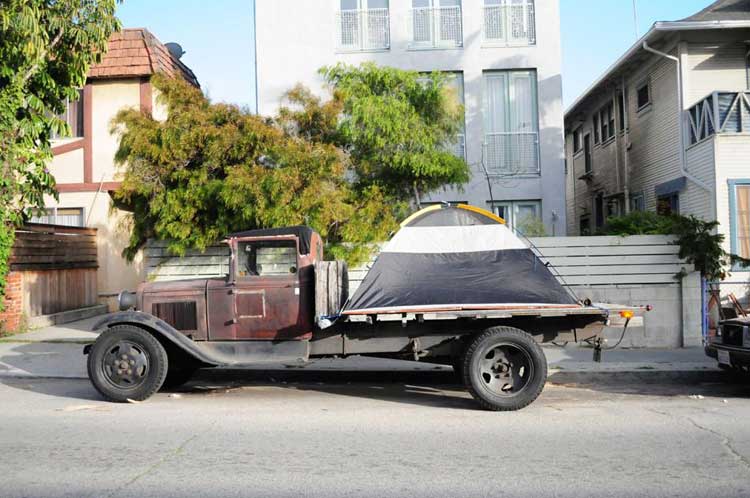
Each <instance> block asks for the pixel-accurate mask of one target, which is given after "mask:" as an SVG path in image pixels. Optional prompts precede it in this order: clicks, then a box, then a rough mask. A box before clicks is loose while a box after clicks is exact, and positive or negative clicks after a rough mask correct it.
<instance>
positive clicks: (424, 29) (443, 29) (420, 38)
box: [409, 6, 464, 48]
mask: <svg viewBox="0 0 750 498" xmlns="http://www.w3.org/2000/svg"><path fill="white" fill-rule="evenodd" d="M409 28H410V42H409V46H410V48H455V47H461V46H463V43H464V35H463V25H462V21H461V7H460V6H455V7H420V8H414V9H411V13H410V15H409Z"/></svg>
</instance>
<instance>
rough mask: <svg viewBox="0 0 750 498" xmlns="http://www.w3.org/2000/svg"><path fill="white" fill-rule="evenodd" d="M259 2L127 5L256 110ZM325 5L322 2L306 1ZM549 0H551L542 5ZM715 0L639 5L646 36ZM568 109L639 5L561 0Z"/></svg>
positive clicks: (626, 42) (126, 17) (618, 44)
mask: <svg viewBox="0 0 750 498" xmlns="http://www.w3.org/2000/svg"><path fill="white" fill-rule="evenodd" d="M253 1H254V0H211V1H208V0H179V1H178V0H124V2H123V3H122V4H121V5H120V6H119V7H118V16H119V17H120V19H121V20H122V23H123V26H125V27H131V28H135V27H146V28H148V29H149V30H150V31H151V32H152V33H153V34H154V35H156V37H157V38H159V40H161V41H162V42H164V43H166V42H170V41H174V42H178V43H180V44H181V45H182V47H183V49H184V50H185V52H186V53H185V55H184V57H183V61H184V62H185V63H186V64H187V65H188V66H190V68H192V69H193V71H194V72H195V74H196V75H197V76H198V80H199V81H200V82H201V86H202V87H203V89H204V91H205V92H206V93H207V94H208V95H209V96H210V97H211V99H212V100H214V101H222V102H231V103H235V104H239V105H243V106H248V107H250V108H253V107H254V105H255V80H254V69H255V54H254V38H253ZM300 1H308V2H314V1H320V0H300ZM538 1H544V0H538ZM711 1H712V0H636V5H637V12H638V34H639V35H643V34H644V33H645V32H646V31H647V30H648V29H649V27H650V26H651V25H652V24H653V23H654V22H656V21H674V20H678V19H682V18H684V17H687V16H689V15H691V14H693V13H695V12H697V11H699V10H700V9H702V8H703V7H705V6H706V5H708V4H709V3H711ZM560 23H561V31H562V52H563V75H562V77H563V104H564V106H565V107H567V106H569V105H570V104H571V103H572V102H573V101H574V100H575V99H576V97H578V96H579V95H580V94H581V93H582V92H583V91H584V90H585V89H586V88H588V86H589V85H590V84H591V83H592V82H593V81H594V80H596V79H597V78H598V77H599V76H601V74H602V73H603V72H604V71H605V70H606V69H607V68H608V67H609V66H610V65H611V64H612V63H613V62H614V61H615V60H617V58H619V57H620V55H622V54H623V53H624V52H625V51H626V50H627V49H628V48H629V47H630V46H631V45H633V43H635V41H636V29H635V23H634V18H633V0H560Z"/></svg>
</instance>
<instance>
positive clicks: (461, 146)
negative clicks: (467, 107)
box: [447, 72, 466, 160]
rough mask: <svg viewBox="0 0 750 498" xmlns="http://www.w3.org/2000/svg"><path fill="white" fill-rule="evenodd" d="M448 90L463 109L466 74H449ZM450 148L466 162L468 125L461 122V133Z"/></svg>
mask: <svg viewBox="0 0 750 498" xmlns="http://www.w3.org/2000/svg"><path fill="white" fill-rule="evenodd" d="M447 86H448V89H449V90H450V91H451V93H452V94H453V95H454V96H455V98H456V100H457V101H458V103H459V104H460V105H461V107H463V106H464V73H462V72H455V73H449V76H448V84H447ZM450 148H451V150H452V151H453V153H454V154H456V156H458V157H460V158H462V159H464V160H466V123H465V121H464V120H463V119H462V120H461V131H460V132H459V133H458V135H456V140H455V141H454V143H452V144H450Z"/></svg>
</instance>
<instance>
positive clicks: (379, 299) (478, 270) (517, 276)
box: [343, 205, 582, 315]
mask: <svg viewBox="0 0 750 498" xmlns="http://www.w3.org/2000/svg"><path fill="white" fill-rule="evenodd" d="M581 307H582V306H581V305H580V304H579V303H578V302H577V299H576V298H575V297H574V296H573V295H572V294H571V293H570V292H569V291H567V290H566V289H565V288H564V287H563V286H562V285H561V284H560V283H559V282H558V280H557V279H556V278H555V276H554V275H553V274H552V273H551V272H550V269H549V268H548V267H547V266H546V265H545V264H544V263H543V262H542V261H541V260H540V259H539V258H538V257H537V255H536V254H535V253H534V252H533V250H532V249H531V248H530V247H529V245H527V244H526V243H524V242H523V241H522V240H521V239H520V238H518V237H517V236H516V235H515V234H514V233H513V232H512V231H511V230H510V229H509V228H508V227H507V226H506V224H505V221H504V220H503V219H502V218H499V217H498V216H495V215H494V214H492V213H490V212H488V211H485V210H483V209H479V208H476V207H473V206H467V205H458V206H448V205H435V206H430V207H428V208H426V209H423V210H421V211H419V212H417V213H415V214H414V215H412V216H411V217H409V218H408V219H407V220H405V221H404V222H403V223H402V224H401V228H400V230H399V231H398V232H397V233H396V234H395V235H394V236H393V238H392V239H391V240H390V241H389V242H388V243H387V244H386V246H385V247H384V248H383V250H382V252H381V253H380V254H379V255H378V257H377V259H376V260H375V262H374V264H373V266H372V268H371V269H370V270H369V272H368V273H367V275H366V276H365V279H364V281H363V282H362V284H361V285H360V286H359V288H358V289H357V290H356V292H355V293H354V295H353V296H352V298H351V299H350V301H349V302H348V304H347V305H346V306H345V308H344V310H343V314H344V315H372V314H394V313H435V312H441V311H452V312H455V311H470V310H500V309H530V308H533V309H555V308H562V309H567V310H570V309H571V308H581Z"/></svg>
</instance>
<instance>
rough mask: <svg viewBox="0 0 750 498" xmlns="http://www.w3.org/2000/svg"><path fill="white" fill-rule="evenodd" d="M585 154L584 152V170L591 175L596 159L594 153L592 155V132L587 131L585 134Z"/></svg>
mask: <svg viewBox="0 0 750 498" xmlns="http://www.w3.org/2000/svg"><path fill="white" fill-rule="evenodd" d="M583 154H584V156H583V158H584V161H583V163H584V172H585V173H586V174H587V175H590V174H591V172H592V171H593V169H594V166H593V162H594V161H593V155H592V150H591V134H590V133H586V134H585V135H584V136H583Z"/></svg>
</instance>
